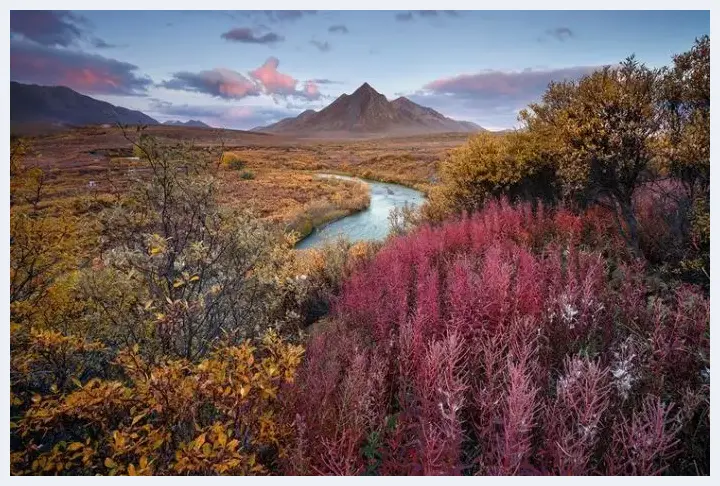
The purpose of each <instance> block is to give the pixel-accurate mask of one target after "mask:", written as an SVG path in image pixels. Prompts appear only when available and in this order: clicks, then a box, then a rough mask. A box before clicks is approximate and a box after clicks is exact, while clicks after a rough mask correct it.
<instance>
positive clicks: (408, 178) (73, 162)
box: [26, 126, 468, 236]
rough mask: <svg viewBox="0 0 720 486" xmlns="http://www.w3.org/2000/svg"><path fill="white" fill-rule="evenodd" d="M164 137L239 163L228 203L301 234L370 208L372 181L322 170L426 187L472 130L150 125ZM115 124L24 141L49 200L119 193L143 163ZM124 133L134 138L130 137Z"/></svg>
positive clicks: (83, 204)
mask: <svg viewBox="0 0 720 486" xmlns="http://www.w3.org/2000/svg"><path fill="white" fill-rule="evenodd" d="M146 133H148V134H150V135H153V136H155V137H156V138H157V139H158V140H159V141H160V142H161V143H168V144H173V143H178V142H180V141H186V142H191V143H192V144H193V145H194V146H195V147H196V148H197V149H198V150H200V151H202V150H203V149H205V148H207V149H215V150H216V151H223V152H224V153H226V154H229V155H231V156H232V157H233V158H235V159H237V160H240V161H242V166H243V168H242V170H235V169H233V168H231V167H229V166H228V165H227V164H223V168H222V169H221V180H222V182H223V187H222V198H221V200H222V202H223V203H224V204H228V205H235V206H242V207H246V208H251V209H253V210H254V211H255V212H256V213H257V214H258V215H259V216H260V217H261V218H264V219H267V220H271V221H273V222H276V223H278V224H283V225H286V227H287V228H288V229H291V230H295V231H297V232H299V233H300V235H301V236H304V235H306V234H308V233H309V232H310V231H312V229H313V228H314V227H317V226H320V225H322V224H325V223H327V222H329V221H333V220H335V219H338V218H341V217H344V216H346V215H348V214H351V213H353V212H356V211H359V210H362V209H364V208H365V207H367V205H368V204H369V191H368V188H367V186H366V185H364V184H360V183H353V182H347V181H338V180H331V179H318V178H315V177H314V174H315V173H317V172H331V173H339V174H347V175H354V176H359V177H362V178H366V179H373V180H378V181H383V182H394V183H399V184H404V185H407V186H411V187H414V188H416V189H419V190H421V191H427V190H428V189H429V187H430V186H431V185H432V184H433V182H434V181H435V177H436V171H437V167H438V163H439V162H440V160H442V158H443V157H444V156H445V155H446V154H447V153H448V151H449V150H451V149H453V148H455V147H457V146H458V145H460V144H462V143H463V142H464V141H465V140H466V139H467V137H468V135H467V134H448V135H436V136H432V137H403V138H387V139H372V140H349V141H339V140H307V139H292V138H287V137H279V136H272V135H265V134H258V133H252V132H243V131H238V130H215V129H212V130H208V129H198V128H190V127H164V126H163V127H149V128H148V129H147V130H146ZM136 136H137V134H136V133H135V132H131V133H129V134H127V137H126V135H125V134H123V132H122V131H121V130H120V129H118V128H101V127H88V128H80V129H72V130H68V131H64V132H56V133H52V134H48V135H38V136H34V137H31V138H29V139H27V140H28V142H29V144H30V147H31V149H32V150H31V152H30V153H29V154H28V156H27V157H26V164H28V165H32V166H38V167H40V168H42V169H43V170H44V171H45V173H46V185H45V187H44V188H43V191H44V193H45V200H46V201H48V202H47V203H46V204H47V205H48V206H52V205H58V206H68V205H69V206H70V207H73V208H76V209H77V211H80V212H82V211H86V210H88V209H89V208H90V209H92V208H93V207H96V206H102V205H105V204H107V203H108V202H110V201H112V200H113V199H115V198H119V197H121V196H122V194H123V192H124V191H125V189H126V187H127V183H128V180H129V178H130V177H131V175H133V174H137V173H138V172H141V171H142V170H143V163H142V162H141V161H140V160H136V159H135V158H134V157H133V151H132V142H131V140H132V138H133V137H136ZM128 138H129V139H130V140H128Z"/></svg>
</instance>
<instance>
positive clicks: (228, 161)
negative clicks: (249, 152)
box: [222, 152, 247, 170]
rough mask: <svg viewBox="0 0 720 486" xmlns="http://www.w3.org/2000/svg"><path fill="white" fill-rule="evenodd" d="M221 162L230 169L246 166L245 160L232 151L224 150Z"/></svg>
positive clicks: (239, 168)
mask: <svg viewBox="0 0 720 486" xmlns="http://www.w3.org/2000/svg"><path fill="white" fill-rule="evenodd" d="M222 162H223V164H224V165H225V166H226V167H227V168H228V169H231V170H243V169H244V168H245V167H246V166H247V162H246V161H244V160H243V159H241V158H240V157H238V156H237V155H236V154H234V153H232V152H225V153H224V154H223V155H222Z"/></svg>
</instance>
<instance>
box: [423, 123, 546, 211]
mask: <svg viewBox="0 0 720 486" xmlns="http://www.w3.org/2000/svg"><path fill="white" fill-rule="evenodd" d="M536 143H537V142H536V140H535V139H534V137H533V136H532V135H531V134H528V133H522V132H515V133H510V134H506V135H498V134H492V133H485V132H483V133H479V134H478V135H476V136H474V137H472V138H470V139H469V140H468V142H467V143H466V144H464V145H463V146H461V147H460V148H458V149H455V150H454V151H453V152H451V154H450V156H449V157H448V158H447V159H446V160H444V161H443V162H442V163H441V164H440V179H441V182H442V183H441V184H439V185H437V186H434V187H433V188H432V189H431V190H430V193H429V196H428V200H429V204H428V205H427V206H426V207H425V209H424V213H425V216H426V217H428V218H429V219H431V220H440V219H442V218H444V217H445V216H447V215H449V214H453V213H458V212H462V211H475V210H478V209H480V208H481V207H482V206H483V204H484V203H485V201H486V199H487V198H489V197H493V196H497V195H499V194H509V195H511V196H513V195H520V193H529V194H538V193H540V194H542V193H549V192H552V188H548V187H547V184H546V185H545V186H546V187H540V185H541V181H539V180H532V178H533V176H535V175H537V174H540V173H541V172H542V171H543V169H545V168H546V164H544V163H543V162H542V161H541V159H540V158H539V153H540V152H539V151H537V150H536V148H535V144H536ZM533 186H534V187H533Z"/></svg>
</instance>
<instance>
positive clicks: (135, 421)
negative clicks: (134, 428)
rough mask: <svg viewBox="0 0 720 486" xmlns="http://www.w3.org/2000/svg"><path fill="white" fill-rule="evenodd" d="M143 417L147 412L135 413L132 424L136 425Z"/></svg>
mask: <svg viewBox="0 0 720 486" xmlns="http://www.w3.org/2000/svg"><path fill="white" fill-rule="evenodd" d="M143 417H145V414H144V413H141V414H140V415H135V416H134V417H133V419H132V424H131V425H135V424H136V423H138V422H139V421H140V420H142V419H143Z"/></svg>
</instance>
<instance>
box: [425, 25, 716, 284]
mask: <svg viewBox="0 0 720 486" xmlns="http://www.w3.org/2000/svg"><path fill="white" fill-rule="evenodd" d="M519 119H520V122H521V123H522V126H521V128H520V129H519V130H518V131H517V132H514V133H510V134H506V135H498V134H490V133H481V134H479V135H477V136H475V137H473V138H471V139H470V140H469V141H468V143H467V144H466V145H464V146H463V147H461V148H459V149H457V150H456V151H454V152H453V153H452V154H451V155H450V156H449V157H448V159H447V160H445V161H444V162H443V163H442V165H441V168H440V177H441V180H442V184H440V185H438V186H437V187H435V188H434V189H433V190H432V191H431V193H430V198H429V199H430V202H429V204H428V206H427V208H426V209H425V216H426V217H427V218H429V219H431V220H435V221H438V220H441V219H443V218H445V217H446V216H448V215H449V214H454V213H459V212H462V211H473V210H477V209H479V208H481V207H482V206H483V204H484V202H485V201H486V200H487V199H488V198H492V197H496V196H498V195H505V196H507V197H508V198H510V199H511V200H517V199H522V200H526V201H536V200H538V199H540V200H542V201H544V202H554V201H558V200H560V199H563V200H564V201H565V203H566V204H568V205H571V206H573V207H579V208H585V207H588V206H590V205H599V206H602V207H605V208H608V209H610V210H611V211H612V215H613V216H614V218H615V220H616V231H618V232H619V233H620V234H621V235H622V236H623V238H624V239H625V241H626V242H627V244H628V246H629V247H630V248H631V249H632V251H633V253H634V254H635V255H636V256H638V257H643V256H645V255H644V253H645V252H650V253H652V255H651V258H650V260H651V261H652V262H653V263H657V264H666V265H669V266H670V267H672V269H673V271H674V272H675V273H678V274H681V275H683V276H684V277H685V278H686V280H690V281H692V282H694V283H702V284H705V285H707V284H709V271H708V270H709V258H710V256H709V225H708V222H709V205H708V201H709V195H710V186H709V175H710V124H709V120H710V40H709V38H708V37H707V36H705V37H702V38H700V39H697V40H696V42H695V45H694V46H693V48H692V49H691V50H690V51H688V52H686V53H684V54H681V55H678V56H675V58H674V63H673V66H672V67H670V68H662V69H649V68H647V67H646V66H645V65H643V64H640V63H638V62H637V61H636V60H635V59H634V58H633V57H630V58H628V59H627V60H625V61H624V62H622V63H620V65H618V66H614V67H606V68H604V69H601V70H598V71H595V72H593V73H591V74H589V75H587V76H585V77H583V78H581V79H579V80H577V81H564V82H560V83H551V84H550V85H549V86H548V88H547V91H546V92H545V93H544V95H543V97H542V99H541V101H540V102H538V103H533V104H531V105H530V106H529V107H528V108H527V109H525V110H523V111H521V113H520V117H519ZM668 181H669V182H668ZM659 188H664V189H665V190H662V191H658V189H659ZM667 189H671V190H667ZM650 192H653V193H654V195H652V197H651V199H652V201H653V202H652V204H657V206H659V207H663V208H669V207H672V213H674V216H673V217H674V221H669V220H667V218H656V219H657V220H658V221H657V224H655V225H653V224H652V223H650V222H649V220H648V219H647V216H648V213H647V209H648V208H649V206H648V202H649V198H650ZM643 199H644V200H645V202H643ZM640 218H644V221H640ZM663 219H665V221H662V220H663ZM663 228H664V229H665V230H667V231H666V232H665V233H663V234H662V235H660V233H659V232H660V231H661V229H663ZM658 237H660V239H661V240H667V241H673V244H671V245H670V246H669V247H668V251H666V252H663V251H662V250H661V248H660V247H659V245H657V244H653V243H654V242H657V241H658Z"/></svg>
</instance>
